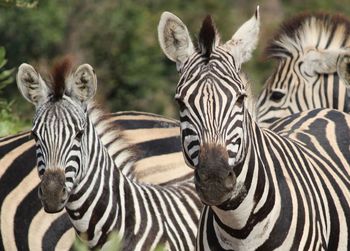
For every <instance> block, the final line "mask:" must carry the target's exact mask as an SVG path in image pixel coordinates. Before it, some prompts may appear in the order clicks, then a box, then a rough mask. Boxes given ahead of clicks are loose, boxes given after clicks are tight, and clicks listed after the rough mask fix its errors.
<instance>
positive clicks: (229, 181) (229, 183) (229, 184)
mask: <svg viewBox="0 0 350 251" xmlns="http://www.w3.org/2000/svg"><path fill="white" fill-rule="evenodd" d="M235 183H236V177H235V175H234V173H233V171H229V172H228V175H227V177H226V178H225V181H224V185H225V187H226V188H228V189H232V188H233V186H234V185H235Z"/></svg>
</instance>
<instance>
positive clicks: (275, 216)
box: [158, 9, 350, 250]
mask: <svg viewBox="0 0 350 251" xmlns="http://www.w3.org/2000/svg"><path fill="white" fill-rule="evenodd" d="M259 24H260V22H259V12H258V9H257V11H256V13H255V15H254V16H253V17H252V18H251V19H250V20H248V21H247V22H246V23H244V24H243V25H242V26H241V27H240V28H239V29H238V31H237V32H236V33H235V34H234V35H233V37H232V38H231V39H230V40H229V41H228V42H226V43H225V44H222V45H220V41H219V36H218V34H217V31H216V29H215V27H214V25H213V23H212V21H211V18H210V17H207V18H206V19H205V20H204V22H203V25H202V28H201V30H200V33H199V46H198V49H196V50H195V49H193V48H194V46H193V45H192V42H191V39H190V36H189V33H188V31H187V28H186V26H185V25H184V24H183V22H182V21H181V20H180V19H179V18H177V17H176V16H174V15H173V14H171V13H167V12H166V13H163V15H162V17H161V19H160V23H159V27H158V34H159V40H160V44H161V47H162V49H163V51H164V52H165V54H166V55H167V56H168V57H169V58H170V59H171V60H173V61H175V62H176V63H177V65H178V69H179V71H180V80H179V83H178V85H177V89H176V94H175V98H176V100H177V101H178V103H179V109H180V121H181V125H180V127H181V135H182V147H183V153H184V155H185V159H186V161H187V163H188V164H189V165H190V166H192V167H193V168H194V169H195V185H196V190H197V193H198V195H199V197H200V198H201V200H202V201H203V202H204V203H205V204H206V206H204V208H203V210H202V213H201V218H200V222H199V229H198V236H197V246H196V248H197V250H348V249H349V248H350V237H349V227H350V221H349V216H350V191H349V185H350V150H349V149H350V148H349V147H350V134H349V129H350V115H349V114H346V113H342V112H339V111H336V110H327V109H324V110H323V109H318V110H311V111H307V112H304V113H299V114H294V115H291V116H289V117H286V118H284V119H282V120H279V121H278V122H276V124H274V125H272V126H271V128H272V129H273V130H269V129H264V128H261V127H260V125H258V124H257V123H256V122H255V121H254V119H253V118H252V116H251V114H250V112H249V111H248V109H247V105H246V95H247V94H246V91H245V89H246V86H247V83H246V82H244V81H243V80H242V78H241V76H240V74H241V73H240V68H241V64H242V63H244V62H245V61H247V60H248V59H249V58H250V57H251V53H252V51H253V50H254V48H255V46H256V43H257V40H258V31H259Z"/></svg>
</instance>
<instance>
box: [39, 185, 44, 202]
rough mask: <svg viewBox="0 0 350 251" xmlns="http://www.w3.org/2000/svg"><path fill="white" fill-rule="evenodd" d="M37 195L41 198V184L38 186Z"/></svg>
mask: <svg viewBox="0 0 350 251" xmlns="http://www.w3.org/2000/svg"><path fill="white" fill-rule="evenodd" d="M38 197H39V199H40V200H41V199H42V198H43V190H42V189H41V186H39V187H38Z"/></svg>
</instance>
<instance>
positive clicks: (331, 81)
mask: <svg viewBox="0 0 350 251" xmlns="http://www.w3.org/2000/svg"><path fill="white" fill-rule="evenodd" d="M349 35H350V21H349V20H348V19H347V18H345V17H342V16H339V15H333V16H332V15H329V14H322V13H318V14H302V15H298V16H295V17H293V18H291V19H290V20H288V21H286V22H285V23H284V24H283V25H282V26H281V29H280V30H279V31H278V32H277V35H276V37H275V38H274V39H273V40H272V42H271V43H270V45H269V46H268V48H267V49H266V54H267V56H268V57H271V58H274V59H276V60H277V66H276V69H275V70H274V72H273V74H272V75H271V76H270V78H269V79H268V80H267V82H266V84H265V87H264V89H263V90H262V92H261V93H260V96H259V98H258V102H257V108H256V109H257V121H258V122H259V124H260V125H262V126H267V125H269V124H271V123H272V122H274V121H276V120H277V119H279V118H283V117H285V116H287V115H290V114H293V113H298V112H301V111H306V110H309V109H314V108H321V107H323V108H333V109H337V110H341V111H344V112H347V113H349V112H350V88H348V87H349V83H350V82H349V81H350V78H349V76H350V75H349V74H350V72H349V69H350V68H349V65H350V57H349V55H350V50H349V47H350V36H349Z"/></svg>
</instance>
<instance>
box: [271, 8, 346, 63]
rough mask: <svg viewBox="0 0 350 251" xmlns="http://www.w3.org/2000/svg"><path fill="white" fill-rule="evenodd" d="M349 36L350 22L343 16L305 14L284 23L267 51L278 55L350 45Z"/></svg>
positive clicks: (275, 56)
mask: <svg viewBox="0 0 350 251" xmlns="http://www.w3.org/2000/svg"><path fill="white" fill-rule="evenodd" d="M349 35H350V21H349V20H348V19H347V18H346V17H344V16H342V15H330V14H325V13H303V14H300V15H297V16H295V17H293V18H291V19H289V20H287V21H286V22H284V23H283V24H282V25H281V27H280V29H279V30H278V31H277V33H276V35H275V37H274V38H273V39H272V41H271V42H270V43H269V45H268V46H267V48H266V51H265V54H266V55H267V57H270V58H279V57H285V56H286V55H289V56H291V55H294V54H296V53H300V52H304V51H305V50H309V49H338V48H342V47H349V46H350V39H348V37H349ZM330 38H331V39H330Z"/></svg>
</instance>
